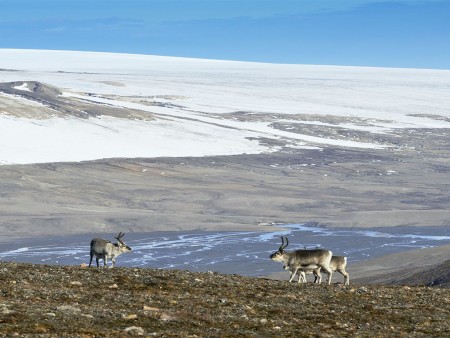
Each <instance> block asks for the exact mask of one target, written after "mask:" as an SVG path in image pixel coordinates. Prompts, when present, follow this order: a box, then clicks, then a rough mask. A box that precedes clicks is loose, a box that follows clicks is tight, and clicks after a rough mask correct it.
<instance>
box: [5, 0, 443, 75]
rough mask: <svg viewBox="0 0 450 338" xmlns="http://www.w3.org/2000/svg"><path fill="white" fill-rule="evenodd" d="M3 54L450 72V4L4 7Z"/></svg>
mask: <svg viewBox="0 0 450 338" xmlns="http://www.w3.org/2000/svg"><path fill="white" fill-rule="evenodd" d="M0 48H31V49H56V50H58V49H59V50H82V51H103V52H121V53H138V54H154V55H167V56H185V57H198V58H209V59H227V60H242V61H259V62H273V63H298V64H329V65H355V66H376V67H409V68H438V69H450V0H126V1H125V0H0ZM0 68H1V65H0Z"/></svg>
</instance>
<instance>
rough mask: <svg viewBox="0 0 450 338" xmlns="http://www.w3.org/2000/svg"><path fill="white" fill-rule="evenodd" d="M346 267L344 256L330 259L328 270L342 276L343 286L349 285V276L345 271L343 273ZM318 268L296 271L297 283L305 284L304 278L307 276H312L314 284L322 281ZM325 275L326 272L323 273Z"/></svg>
mask: <svg viewBox="0 0 450 338" xmlns="http://www.w3.org/2000/svg"><path fill="white" fill-rule="evenodd" d="M346 267H347V257H345V256H333V257H331V261H330V269H331V270H333V272H336V271H337V272H339V273H340V274H341V275H342V276H344V285H350V275H349V274H348V272H347V271H345V268H346ZM320 270H321V269H320V268H318V269H300V270H298V278H299V283H300V282H305V283H306V276H305V275H309V274H312V273H313V274H314V283H320V282H321V281H322V275H321V274H320ZM323 272H325V273H326V274H328V272H327V271H325V270H324V271H323Z"/></svg>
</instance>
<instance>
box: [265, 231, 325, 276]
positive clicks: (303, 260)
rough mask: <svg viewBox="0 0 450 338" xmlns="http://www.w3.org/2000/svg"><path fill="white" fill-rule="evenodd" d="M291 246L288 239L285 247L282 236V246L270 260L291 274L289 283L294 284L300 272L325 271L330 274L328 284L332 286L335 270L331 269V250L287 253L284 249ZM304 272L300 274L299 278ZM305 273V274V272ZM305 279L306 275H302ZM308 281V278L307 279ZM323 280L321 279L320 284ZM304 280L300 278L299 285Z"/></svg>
mask: <svg viewBox="0 0 450 338" xmlns="http://www.w3.org/2000/svg"><path fill="white" fill-rule="evenodd" d="M288 245H289V241H288V239H287V237H286V245H284V238H283V236H281V246H280V248H279V249H278V251H276V252H274V253H273V254H271V255H270V259H271V260H273V261H275V262H281V263H283V264H284V265H283V268H284V269H285V270H289V271H290V272H291V276H290V278H289V282H292V280H293V279H294V277H295V275H296V274H297V272H299V271H307V270H315V269H323V270H324V271H326V272H327V273H328V284H331V276H332V275H333V270H332V269H331V268H330V261H331V256H332V255H333V253H332V252H331V251H329V250H324V249H314V250H296V251H291V252H286V251H284V249H285V248H286V247H287V246H288ZM301 273H302V272H300V273H299V276H300V274H301ZM303 273H304V272H303ZM302 276H303V278H305V276H304V274H303V275H302ZM305 280H306V278H305ZM321 281H322V280H321V279H320V281H319V283H320V282H321ZM301 282H302V279H301V278H300V277H299V279H298V283H301Z"/></svg>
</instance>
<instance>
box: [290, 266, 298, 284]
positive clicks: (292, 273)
mask: <svg viewBox="0 0 450 338" xmlns="http://www.w3.org/2000/svg"><path fill="white" fill-rule="evenodd" d="M297 270H298V268H297V269H295V270H294V271H291V276H290V278H289V283H290V282H292V280H293V279H294V277H295V275H296V274H297Z"/></svg>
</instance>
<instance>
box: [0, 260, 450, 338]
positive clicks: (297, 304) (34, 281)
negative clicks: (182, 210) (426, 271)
mask: <svg viewBox="0 0 450 338" xmlns="http://www.w3.org/2000/svg"><path fill="white" fill-rule="evenodd" d="M0 281H1V282H0V314H1V315H0V335H1V336H23V337H32V336H40V337H66V336H70V337H99V336H101V337H109V336H111V337H122V336H127V335H129V336H139V335H143V336H156V337H219V336H220V337H238V336H239V337H243V336H245V337H256V336H258V337H261V336H264V337H275V336H277V337H280V336H286V337H294V336H295V337H337V336H340V337H344V336H345V337H347V336H359V337H374V336H377V337H393V336H397V337H430V336H433V337H439V336H442V337H448V336H449V335H450V295H449V293H448V289H444V288H431V287H420V286H381V285H350V286H343V285H342V284H334V285H331V286H327V285H324V284H321V285H315V284H312V283H308V284H306V285H297V283H291V284H289V283H287V282H286V281H274V280H268V279H257V278H246V277H241V276H237V275H219V274H217V273H214V272H207V273H191V272H186V271H176V270H151V269H135V268H116V269H97V268H86V267H73V266H72V267H67V266H48V265H29V264H18V263H5V262H3V263H0Z"/></svg>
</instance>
